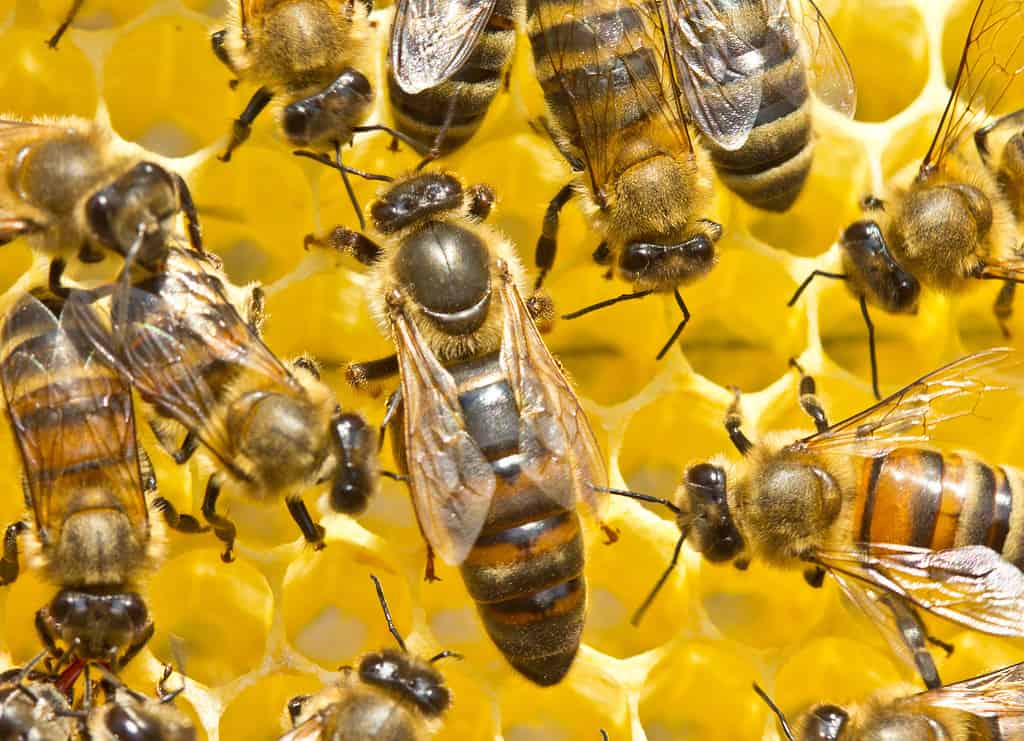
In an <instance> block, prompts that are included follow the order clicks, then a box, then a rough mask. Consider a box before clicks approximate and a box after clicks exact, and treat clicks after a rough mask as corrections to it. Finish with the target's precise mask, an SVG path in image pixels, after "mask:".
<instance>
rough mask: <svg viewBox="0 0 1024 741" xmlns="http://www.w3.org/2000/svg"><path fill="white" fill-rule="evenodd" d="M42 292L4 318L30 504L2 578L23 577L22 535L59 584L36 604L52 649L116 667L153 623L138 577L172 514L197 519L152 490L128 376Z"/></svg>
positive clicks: (4, 347)
mask: <svg viewBox="0 0 1024 741" xmlns="http://www.w3.org/2000/svg"><path fill="white" fill-rule="evenodd" d="M44 299H45V301H46V303H44V302H43V301H41V300H40V299H38V298H36V297H35V296H33V295H32V294H25V295H23V296H21V297H20V298H19V299H18V300H17V301H16V303H15V304H14V306H13V309H12V310H11V311H10V313H9V314H8V315H7V318H6V319H5V321H4V324H3V329H2V330H0V383H2V386H3V392H4V398H5V399H6V400H7V410H8V414H9V416H10V420H11V424H12V426H13V428H14V433H15V438H16V440H17V443H18V448H19V450H20V452H21V459H22V464H23V472H24V480H25V492H26V498H27V501H28V504H29V506H30V508H31V510H32V517H31V519H30V520H24V521H19V522H15V523H13V524H12V525H10V526H8V528H7V530H6V533H5V537H4V554H3V558H2V559H0V584H10V583H11V582H13V581H14V580H15V579H16V578H17V577H18V573H19V569H20V565H19V554H18V541H19V539H22V540H24V541H25V547H26V551H27V555H28V558H29V565H30V566H31V567H32V568H33V569H35V570H37V571H39V572H40V573H41V574H42V576H43V577H44V578H46V579H48V580H49V581H51V582H54V583H55V584H57V585H59V587H60V591H59V592H58V593H57V595H56V596H55V597H54V598H53V599H52V600H51V601H50V603H49V604H48V605H46V606H45V607H43V608H42V609H40V610H39V611H38V612H37V613H36V629H37V631H38V633H39V636H40V639H41V640H42V642H43V644H44V645H45V646H46V648H47V649H48V651H49V652H50V654H51V655H52V656H54V657H57V658H59V659H61V660H62V661H69V662H70V661H75V660H81V661H86V662H91V661H95V662H102V663H104V664H106V665H108V666H109V667H110V668H111V669H112V670H114V671H117V670H118V669H119V668H120V667H122V666H123V665H124V664H125V663H127V662H128V661H129V660H130V659H131V658H132V657H133V656H134V655H135V654H136V653H138V652H139V651H140V650H141V649H142V647H143V646H145V645H146V642H147V641H148V640H149V639H150V637H151V636H152V635H153V621H152V620H151V618H150V616H149V611H148V610H147V608H146V603H145V601H144V599H143V597H142V595H141V594H140V593H139V591H138V589H139V582H140V581H141V578H142V577H143V576H144V575H145V573H146V572H148V571H150V570H152V569H153V568H155V567H156V565H157V564H158V563H159V561H160V560H161V557H162V553H163V545H164V527H163V526H164V524H165V520H166V524H167V525H170V526H171V527H173V528H175V529H178V530H181V531H184V532H199V531H200V530H201V529H202V528H200V527H199V524H198V523H197V522H196V521H195V520H194V519H193V518H192V517H189V516H188V515H178V513H177V512H175V510H174V508H173V507H172V506H171V505H170V503H169V502H167V501H166V500H164V499H162V498H160V497H156V496H155V489H156V480H155V478H154V476H153V473H152V469H151V467H150V466H149V465H148V459H146V457H145V453H144V451H142V450H141V449H140V448H139V447H138V443H137V440H136V434H135V418H134V412H133V405H132V396H131V390H130V388H129V387H128V386H127V384H125V383H124V381H123V380H122V379H121V377H120V376H119V375H118V373H117V372H116V371H115V370H114V369H113V368H111V367H108V366H107V365H106V364H105V363H103V362H102V361H101V360H100V358H99V357H98V356H97V355H96V353H95V352H94V351H93V349H92V347H91V345H90V343H89V341H88V340H87V339H86V337H85V336H84V335H83V334H82V332H81V331H80V330H79V329H78V328H77V327H76V326H75V325H74V323H73V322H71V321H69V320H68V319H67V314H66V313H64V312H62V310H61V304H60V302H59V301H56V300H53V299H51V298H48V297H44ZM154 513H162V517H154V516H153V514H154Z"/></svg>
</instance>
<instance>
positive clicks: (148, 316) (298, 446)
mask: <svg viewBox="0 0 1024 741" xmlns="http://www.w3.org/2000/svg"><path fill="white" fill-rule="evenodd" d="M237 293H238V289H236V288H235V287H233V286H231V284H230V283H229V282H228V281H227V279H226V278H225V277H224V275H223V273H222V272H221V271H220V269H219V263H218V262H217V261H216V260H215V259H214V258H213V257H212V256H210V255H209V254H200V253H195V252H193V251H191V250H188V249H185V248H182V247H179V246H174V245H172V246H169V247H167V250H166V259H164V260H163V261H161V262H159V263H158V264H156V265H143V264H141V263H136V262H134V260H132V259H131V257H130V258H129V261H128V263H126V268H125V270H124V271H123V274H122V276H121V278H120V279H119V280H118V282H117V285H116V286H115V287H114V289H113V296H112V298H111V300H110V302H109V304H102V305H101V304H100V302H99V301H97V299H98V298H100V294H99V293H97V292H95V291H76V292H74V293H73V294H72V296H71V298H70V299H69V301H68V311H69V312H70V313H71V314H73V315H74V316H75V317H76V321H77V323H78V325H79V326H81V327H82V329H83V331H84V332H85V333H86V335H87V336H88V337H89V339H90V340H91V341H92V343H93V345H94V346H95V347H96V348H97V349H98V351H99V352H100V354H101V355H102V356H103V358H104V359H105V360H106V361H107V362H108V363H110V364H111V365H112V366H113V367H116V368H117V369H119V370H120V371H121V372H122V373H123V374H124V375H125V377H126V378H129V379H131V382H132V384H133V385H134V386H135V388H136V389H138V391H139V393H140V395H141V397H142V399H143V400H144V401H145V402H147V404H149V405H150V406H151V407H152V410H153V411H154V413H155V415H156V416H159V417H162V418H164V419H166V420H169V421H171V422H172V423H176V424H177V425H180V426H181V427H183V428H184V429H185V430H186V431H187V434H186V435H185V438H184V440H183V441H182V442H181V443H180V446H176V445H175V444H174V441H173V435H172V434H171V433H170V431H168V430H167V429H165V428H162V426H161V425H159V424H158V425H157V426H156V427H155V431H156V432H157V436H158V438H159V439H160V441H161V443H162V444H163V445H164V446H165V447H166V448H167V449H168V452H169V453H171V455H172V456H173V457H174V459H175V461H177V462H178V463H184V462H185V461H186V460H188V459H189V458H190V457H191V456H192V454H193V453H195V452H196V450H197V449H199V445H200V443H202V445H203V446H204V448H205V450H206V451H208V452H209V453H210V454H212V456H213V458H214V464H215V467H216V468H217V469H218V472H217V473H215V474H214V475H212V476H211V477H210V479H209V480H208V483H207V487H206V493H205V496H204V499H203V507H202V511H203V516H204V517H205V518H206V519H207V521H208V522H209V523H210V524H211V525H212V526H213V530H214V533H215V534H216V535H217V537H218V538H220V539H221V540H222V541H223V542H224V543H225V544H226V548H225V551H224V553H223V555H222V558H223V559H224V560H225V561H230V560H232V550H233V546H234V540H235V525H234V523H233V522H232V521H231V520H229V519H228V518H227V517H225V516H224V515H222V514H219V513H217V511H216V503H217V499H218V497H219V496H220V492H221V488H222V486H223V483H224V479H225V476H226V477H227V478H228V479H230V480H232V481H234V482H235V483H236V484H237V485H238V486H239V487H240V488H241V489H242V490H243V491H244V492H245V493H247V494H249V495H250V496H252V497H255V498H257V499H269V498H274V497H280V496H282V495H283V496H284V497H285V500H286V503H287V505H288V511H289V512H290V513H291V515H292V517H293V519H294V520H295V521H296V523H297V524H298V526H299V528H300V530H301V531H302V534H303V536H304V537H305V539H306V540H307V542H309V543H311V544H312V545H313V546H314V547H315V548H318V549H319V548H322V547H323V546H324V541H323V537H324V530H323V528H322V527H321V526H320V525H318V524H317V523H315V522H314V521H313V519H312V517H311V515H310V513H309V510H308V509H307V508H306V505H305V503H304V502H303V501H302V498H301V495H302V493H303V491H304V490H305V489H307V488H309V487H312V486H316V485H318V484H320V483H323V482H327V481H329V482H330V486H331V491H330V501H331V504H332V506H333V507H334V508H335V509H337V510H338V511H341V512H347V513H356V512H361V511H362V510H363V509H365V508H366V505H367V500H368V497H369V495H370V493H371V492H372V491H373V490H374V489H375V487H376V481H377V435H376V431H375V430H374V429H372V428H371V427H369V426H368V425H367V424H366V423H365V421H364V420H363V419H362V417H360V416H359V415H356V414H343V413H342V411H341V409H340V408H339V406H338V403H337V401H336V399H335V397H334V394H333V393H332V392H331V390H330V389H329V388H328V387H327V386H326V385H325V384H324V383H322V382H321V381H320V378H319V373H318V371H317V368H316V366H315V365H314V364H313V363H312V362H310V361H308V360H307V359H300V360H299V361H297V362H296V363H295V365H294V367H293V368H292V369H289V368H287V367H286V366H285V365H284V364H283V363H282V362H281V361H280V360H279V359H278V358H277V356H275V355H274V354H273V352H271V350H270V349H269V348H267V346H266V345H265V344H264V343H263V341H262V340H261V339H260V337H259V334H258V332H257V327H258V325H259V323H260V318H259V316H250V318H249V320H248V321H246V320H245V319H243V318H242V316H240V314H239V313H238V311H237V310H236V308H235V306H236V305H239V304H240V303H241V302H242V301H243V300H242V299H240V298H239V297H238V295H237ZM229 295H231V296H232V297H231V298H229ZM246 303H247V305H248V306H249V307H250V308H251V307H252V306H256V307H257V308H256V309H255V313H256V314H257V315H258V314H259V308H258V306H259V305H260V304H261V301H260V298H259V295H258V294H251V295H250V298H249V299H248V300H247V301H246Z"/></svg>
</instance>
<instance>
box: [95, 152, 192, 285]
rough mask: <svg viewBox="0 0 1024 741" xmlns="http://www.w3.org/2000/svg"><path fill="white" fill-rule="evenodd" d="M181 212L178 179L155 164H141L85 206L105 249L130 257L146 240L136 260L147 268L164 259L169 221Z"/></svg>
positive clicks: (104, 189)
mask: <svg viewBox="0 0 1024 741" xmlns="http://www.w3.org/2000/svg"><path fill="white" fill-rule="evenodd" d="M180 210H181V198H180V194H179V193H178V187H177V185H176V183H175V179H174V177H173V176H172V175H171V174H170V173H169V172H168V171H167V170H165V169H164V168H163V167H161V166H160V165H157V164H155V163H153V162H140V163H138V164H137V165H135V167H133V168H132V169H131V170H129V171H128V172H126V173H125V174H124V175H122V176H121V177H119V178H118V179H117V180H115V181H114V182H112V183H111V184H110V185H108V186H107V187H105V188H103V189H102V190H99V191H97V192H96V193H94V194H93V195H92V197H90V198H89V200H88V201H87V202H86V204H85V216H86V220H87V222H88V224H89V228H90V229H91V230H92V233H93V235H94V236H95V238H96V239H97V240H98V241H99V242H100V243H101V244H102V245H103V246H105V247H107V248H108V249H111V250H113V251H114V252H116V253H118V254H119V255H127V254H128V253H129V251H131V250H132V249H133V247H134V246H135V245H136V242H138V240H139V239H141V240H142V241H141V244H140V246H139V247H138V248H137V250H136V253H135V259H136V260H137V261H138V262H140V263H142V264H143V265H152V264H154V263H155V262H157V261H159V260H160V259H162V258H163V256H164V254H165V252H166V242H167V235H168V232H169V230H170V228H171V227H170V224H169V222H170V221H171V220H172V219H173V218H174V217H175V216H176V215H177V214H178V212H179V211H180Z"/></svg>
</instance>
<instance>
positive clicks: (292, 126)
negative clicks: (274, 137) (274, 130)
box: [282, 103, 313, 141]
mask: <svg viewBox="0 0 1024 741" xmlns="http://www.w3.org/2000/svg"><path fill="white" fill-rule="evenodd" d="M312 113H313V112H312V111H311V110H310V107H309V106H308V105H307V104H306V103H292V104H291V105H290V106H288V107H287V108H285V109H284V120H283V122H282V125H283V126H284V133H285V135H286V136H287V137H288V139H289V140H295V141H306V139H307V138H308V137H309V131H310V120H311V118H312Z"/></svg>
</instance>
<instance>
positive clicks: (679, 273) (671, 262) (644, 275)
mask: <svg viewBox="0 0 1024 741" xmlns="http://www.w3.org/2000/svg"><path fill="white" fill-rule="evenodd" d="M721 234H722V227H721V226H719V225H718V224H716V223H714V222H711V221H705V222H702V228H701V230H700V231H699V232H698V233H697V234H692V235H690V236H688V237H686V238H685V239H683V240H682V241H680V242H677V243H671V244H661V243H659V242H655V241H653V240H651V241H647V240H637V241H633V242H629V243H627V244H626V245H625V246H624V247H623V248H622V250H621V252H619V261H618V272H619V276H620V277H621V278H622V279H623V280H625V281H627V282H629V283H633V284H634V285H635V286H636V287H637V288H638V289H643V288H653V289H655V290H666V289H671V288H675V287H676V286H679V285H682V284H684V283H689V282H690V281H692V280H695V279H696V278H699V277H700V276H702V275H705V274H706V273H707V272H709V271H710V270H711V269H712V268H713V267H714V266H715V262H716V261H717V259H718V258H717V255H716V254H715V242H717V241H718V239H719V237H720V236H721Z"/></svg>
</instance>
